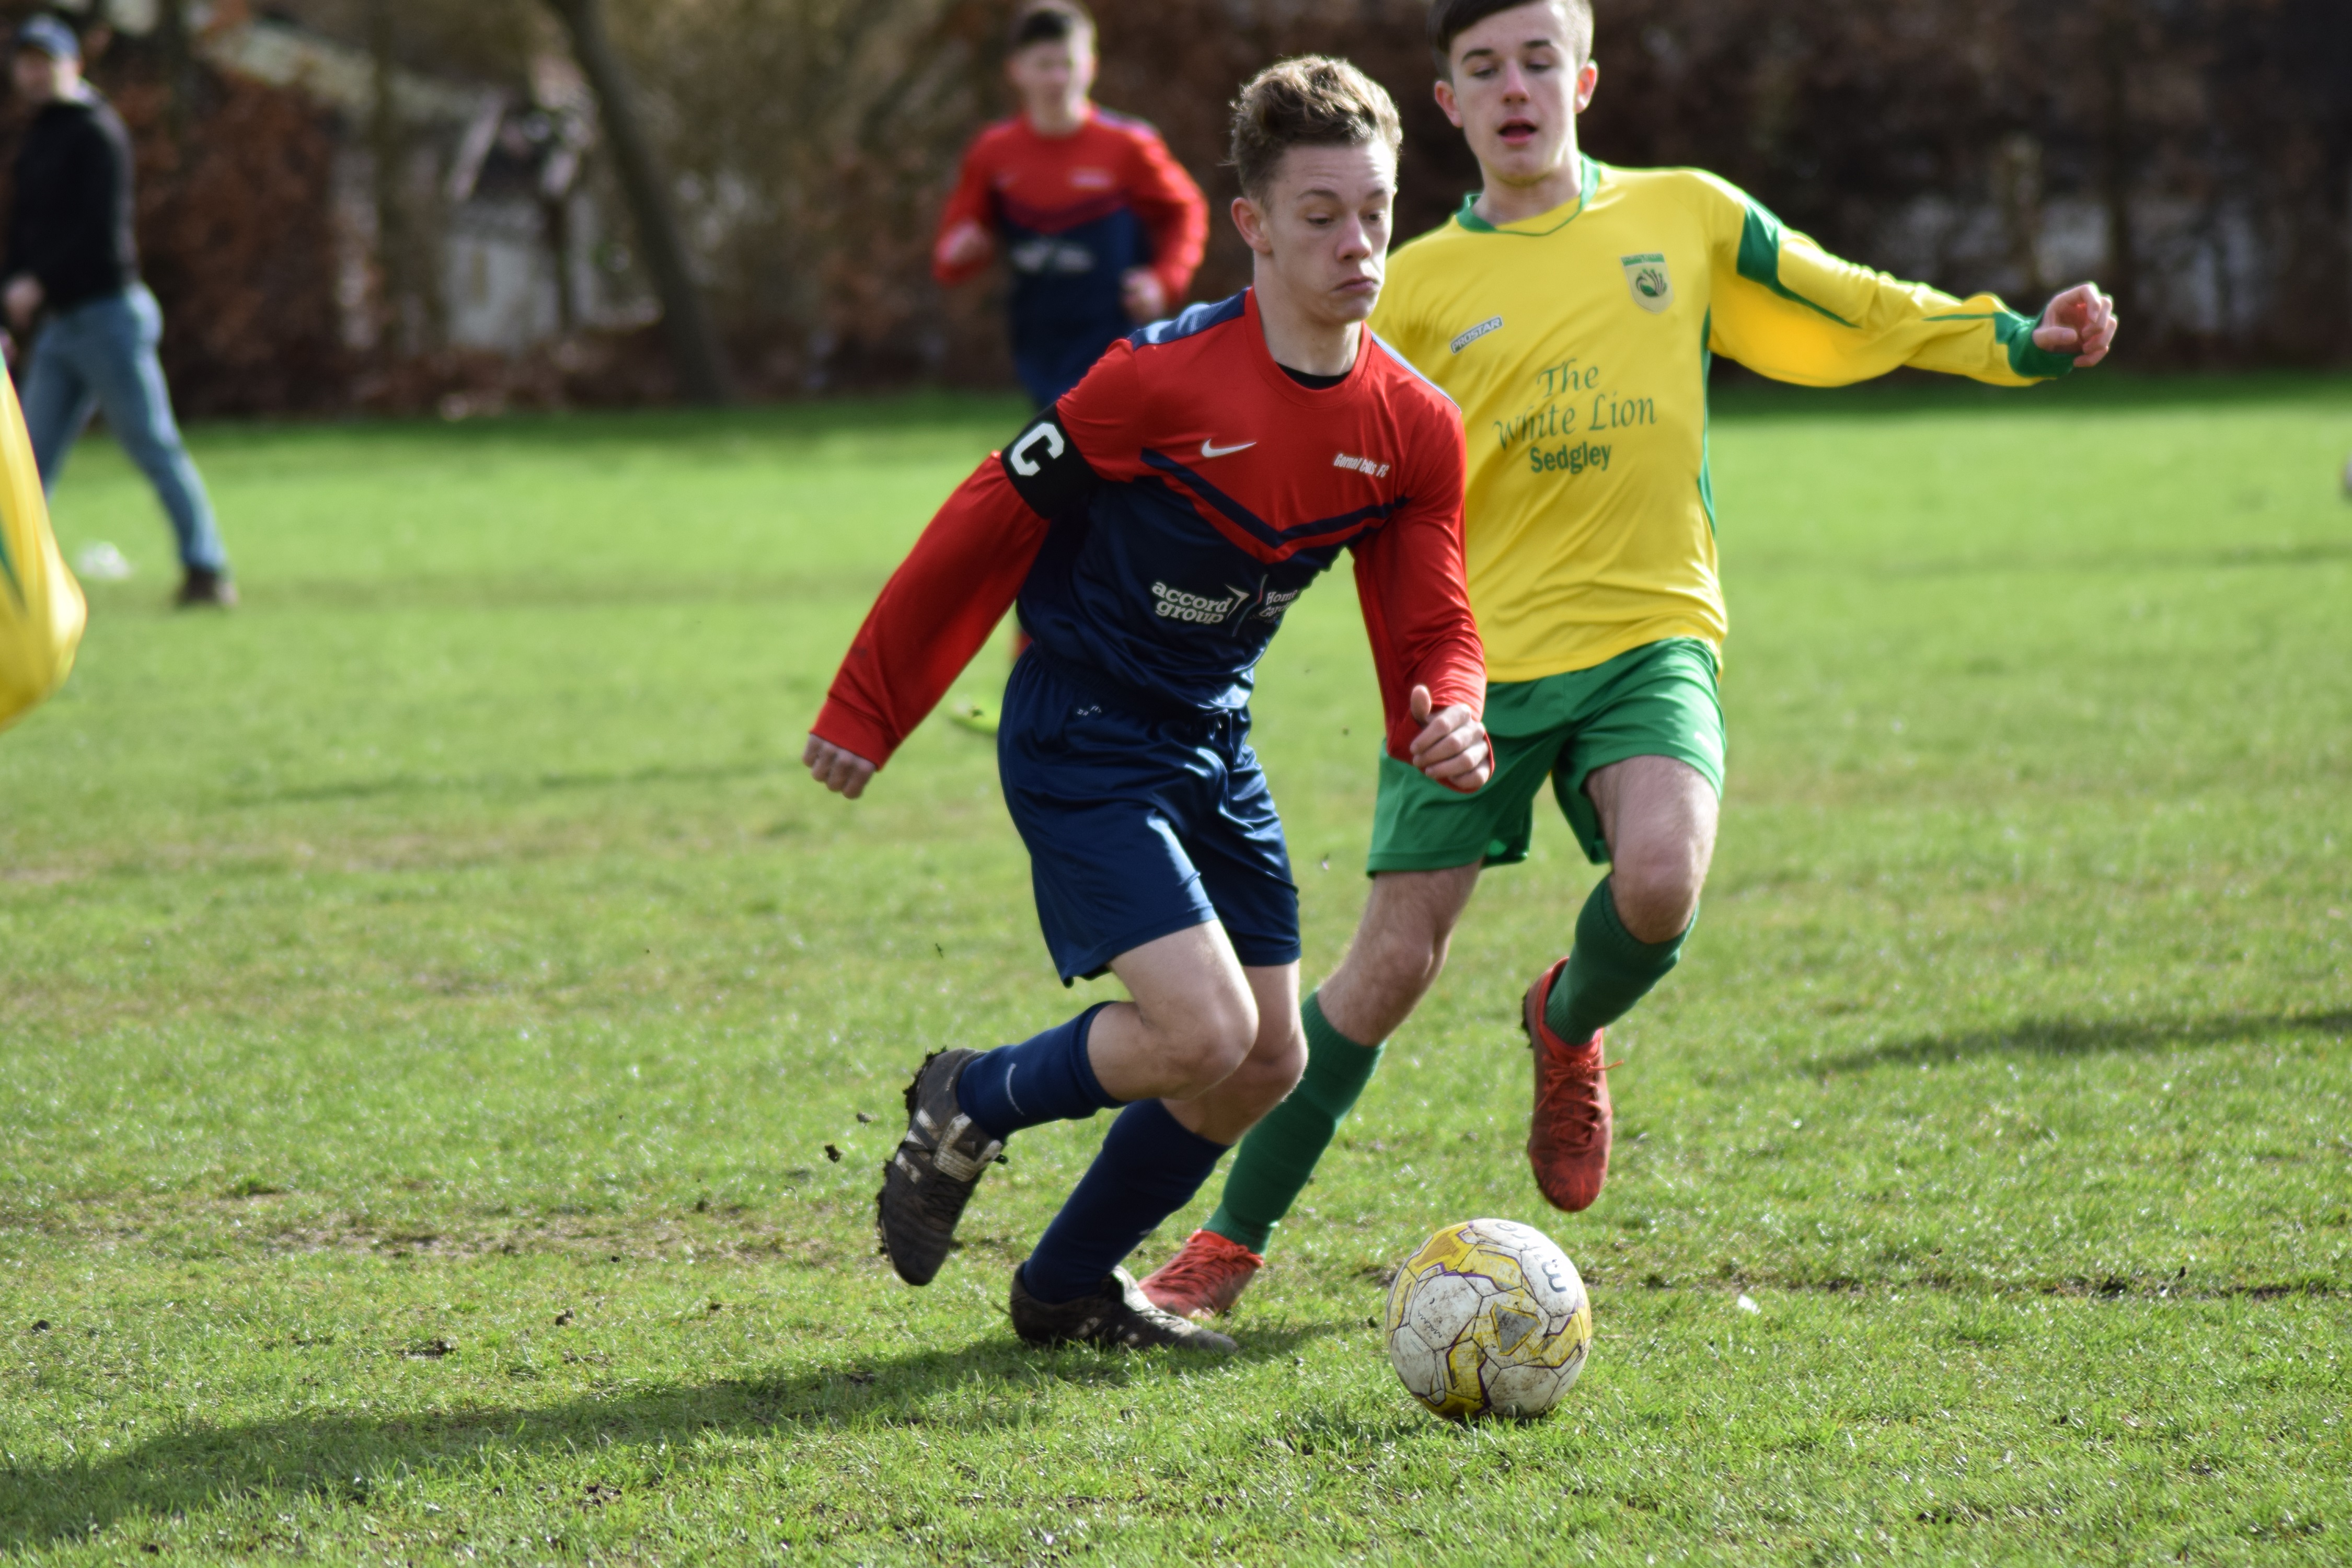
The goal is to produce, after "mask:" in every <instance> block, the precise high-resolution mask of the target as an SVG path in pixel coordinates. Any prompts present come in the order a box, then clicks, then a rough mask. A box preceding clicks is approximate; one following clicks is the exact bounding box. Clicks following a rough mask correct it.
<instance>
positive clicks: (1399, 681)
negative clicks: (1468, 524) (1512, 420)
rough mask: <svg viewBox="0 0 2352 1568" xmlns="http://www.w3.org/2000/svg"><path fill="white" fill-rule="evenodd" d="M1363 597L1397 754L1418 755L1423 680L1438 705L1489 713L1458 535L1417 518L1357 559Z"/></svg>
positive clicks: (1390, 736) (1482, 655) (1482, 653)
mask: <svg viewBox="0 0 2352 1568" xmlns="http://www.w3.org/2000/svg"><path fill="white" fill-rule="evenodd" d="M1416 531H1417V532H1420V533H1422V534H1423V536H1424V537H1423V539H1422V540H1420V541H1418V542H1420V543H1421V544H1422V545H1423V548H1421V549H1413V548H1411V547H1410V545H1411V543H1412V542H1414V541H1412V538H1411V536H1412V534H1413V533H1414V532H1416ZM1357 598H1358V601H1359V603H1360V605H1362V607H1363V612H1364V630H1365V633H1366V635H1367V636H1368V637H1370V639H1371V645H1372V665H1373V668H1374V669H1375V671H1376V672H1377V674H1378V676H1379V678H1380V683H1381V708H1382V710H1383V711H1384V713H1385V715H1386V720H1387V730H1388V746H1389V753H1390V755H1391V756H1395V757H1399V758H1404V757H1408V756H1410V755H1411V754H1412V742H1413V737H1414V736H1415V735H1416V734H1417V733H1419V731H1420V728H1421V726H1420V724H1419V723H1418V722H1417V721H1415V720H1414V719H1413V717H1412V707H1411V694H1412V689H1413V688H1414V687H1416V686H1426V687H1427V688H1429V694H1430V700H1431V704H1432V706H1433V708H1438V709H1444V708H1453V707H1461V708H1465V709H1467V710H1470V711H1471V712H1472V713H1476V714H1483V713H1484V712H1485V711H1486V649H1485V647H1483V646H1482V645H1481V644H1480V642H1479V640H1478V625H1477V621H1476V620H1475V618H1474V617H1473V616H1472V615H1471V613H1470V600H1469V594H1468V591H1467V589H1466V588H1465V587H1464V585H1463V580H1462V557H1461V553H1460V551H1459V548H1458V544H1457V543H1456V542H1455V541H1454V539H1453V538H1452V536H1451V535H1449V534H1446V533H1444V532H1443V531H1441V530H1439V529H1437V528H1435V527H1432V526H1428V525H1424V526H1423V528H1421V529H1419V530H1415V529H1414V528H1413V527H1412V524H1410V523H1407V524H1405V525H1404V527H1403V528H1402V529H1400V530H1399V531H1398V532H1396V533H1392V534H1384V535H1383V536H1382V537H1381V539H1380V540H1379V541H1378V542H1376V544H1375V546H1374V547H1373V548H1371V549H1369V550H1367V551H1365V552H1362V553H1361V554H1360V555H1359V556H1358V558H1357Z"/></svg>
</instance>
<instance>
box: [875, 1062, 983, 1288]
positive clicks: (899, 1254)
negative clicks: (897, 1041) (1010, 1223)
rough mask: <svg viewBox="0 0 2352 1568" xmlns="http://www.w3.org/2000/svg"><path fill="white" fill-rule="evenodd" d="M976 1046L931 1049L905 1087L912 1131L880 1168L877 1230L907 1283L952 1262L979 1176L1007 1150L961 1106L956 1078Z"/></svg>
mask: <svg viewBox="0 0 2352 1568" xmlns="http://www.w3.org/2000/svg"><path fill="white" fill-rule="evenodd" d="M978 1055H980V1053H979V1052H978V1051H967V1050H953V1051H933V1052H932V1053H931V1054H930V1055H929V1056H928V1057H925V1058H923V1065H922V1066H921V1067H919V1068H917V1069H916V1070H915V1081H914V1082H912V1083H910V1084H908V1086H907V1135H906V1136H905V1137H904V1138H901V1139H900V1140H899V1141H898V1151H897V1152H895V1153H893V1154H892V1155H891V1156H890V1163H888V1164H887V1165H885V1166H883V1167H882V1191H881V1192H880V1193H879V1194H877V1195H876V1197H875V1200H874V1208H875V1214H874V1228H875V1229H876V1230H877V1231H879V1232H881V1235H882V1250H883V1251H884V1252H885V1253H887V1255H888V1256H889V1258H890V1267H891V1268H895V1269H897V1270H898V1278H899V1279H904V1280H905V1281H906V1282H907V1283H908V1284H909V1285H928V1284H929V1283H930V1282H931V1277H932V1276H933V1275H935V1274H937V1273H938V1272H939V1271H940V1264H942V1263H944V1262H946V1261H947V1257H948V1248H949V1247H950V1245H952V1244H953V1243H954V1241H955V1227H956V1221H958V1220H960V1219H961V1218H962V1217H963V1205H966V1204H968V1203H970V1202H971V1190H972V1188H974V1187H976V1186H978V1185H979V1184H980V1177H981V1173H982V1172H983V1171H985V1170H987V1169H988V1167H989V1165H990V1164H991V1163H992V1162H993V1161H994V1160H995V1159H996V1156H997V1155H998V1154H999V1153H1000V1152H1003V1148H1004V1144H1003V1141H1002V1140H1000V1139H995V1138H992V1137H990V1136H989V1135H988V1134H987V1133H986V1132H985V1131H982V1130H981V1129H980V1128H979V1127H978V1126H976V1125H974V1124H973V1122H972V1120H971V1117H969V1116H966V1115H965V1114H964V1113H963V1110H962V1108H961V1107H960V1106H958V1105H957V1104H956V1092H955V1091H956V1079H960V1078H961V1077H962V1076H963V1069H964V1064H965V1063H966V1062H969V1061H971V1059H972V1058H974V1057H976V1056H978Z"/></svg>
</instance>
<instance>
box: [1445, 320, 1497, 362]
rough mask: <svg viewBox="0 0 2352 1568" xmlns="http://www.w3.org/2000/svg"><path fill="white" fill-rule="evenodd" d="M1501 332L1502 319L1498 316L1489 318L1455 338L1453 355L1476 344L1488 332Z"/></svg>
mask: <svg viewBox="0 0 2352 1568" xmlns="http://www.w3.org/2000/svg"><path fill="white" fill-rule="evenodd" d="M1502 330H1503V318H1502V317H1500V316H1489V317H1487V318H1486V320H1485V321H1481V322H1479V323H1478V324H1477V325H1476V326H1475V327H1473V328H1471V329H1470V330H1469V331H1466V332H1464V333H1463V334H1462V335H1461V336H1459V337H1457V338H1455V339H1454V342H1453V345H1452V346H1453V349H1454V353H1461V352H1462V351H1463V350H1464V349H1466V348H1468V347H1469V346H1470V345H1471V344H1472V343H1475V342H1477V341H1478V340H1479V339H1480V338H1483V337H1485V336H1486V334H1487V333H1488V332H1499V331H1502Z"/></svg>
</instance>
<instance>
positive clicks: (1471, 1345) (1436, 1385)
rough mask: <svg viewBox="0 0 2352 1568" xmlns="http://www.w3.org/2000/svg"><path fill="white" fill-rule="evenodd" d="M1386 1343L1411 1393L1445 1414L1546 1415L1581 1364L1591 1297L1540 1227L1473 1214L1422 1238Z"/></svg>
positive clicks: (1395, 1302)
mask: <svg viewBox="0 0 2352 1568" xmlns="http://www.w3.org/2000/svg"><path fill="white" fill-rule="evenodd" d="M1388 1341H1389V1363H1390V1364H1391V1365H1392V1366H1394V1367H1395V1368H1396V1373H1397V1376H1398V1377H1399V1378H1401V1379H1402V1380H1403V1382H1404V1385H1405V1388H1406V1390H1407V1391H1408V1392H1409V1393H1411V1394H1412V1396H1413V1397H1414V1398H1415V1399H1418V1400H1420V1401H1421V1402H1422V1403H1423V1405H1427V1406H1429V1408H1430V1409H1431V1410H1433V1411H1434V1412H1435V1413H1436V1414H1438V1415H1444V1416H1446V1417H1448V1418H1450V1419H1452V1420H1455V1421H1468V1420H1472V1419H1475V1417H1478V1416H1481V1415H1510V1416H1517V1417H1520V1418H1528V1417H1532V1416H1537V1415H1544V1414H1545V1413H1546V1412H1548V1411H1549V1410H1550V1409H1551V1407H1552V1406H1553V1405H1558V1404H1559V1402H1560V1401H1561V1400H1562V1399H1564V1398H1566V1397H1567V1396H1568V1391H1569V1389H1570V1387H1572V1386H1573V1385H1574V1384H1575V1383H1576V1374H1577V1373H1580V1372H1582V1371H1583V1370H1584V1356H1585V1352H1586V1351H1587V1350H1589V1349H1590V1348H1591V1344H1592V1300H1591V1297H1589V1296H1587V1295H1586V1294H1585V1293H1584V1281H1583V1279H1580V1278H1579V1277H1578V1275H1577V1272H1576V1265H1575V1264H1573V1263H1570V1261H1569V1260H1568V1254H1566V1253H1564V1252H1562V1251H1561V1250H1560V1249H1559V1247H1556V1246H1555V1245H1553V1243H1552V1239H1551V1237H1548V1236H1546V1235H1545V1234H1544V1233H1543V1232H1541V1231H1539V1230H1538V1229H1536V1228H1535V1227H1534V1226H1527V1225H1520V1224H1518V1223H1517V1221H1515V1220H1507V1219H1474V1220H1469V1221H1466V1222H1465V1223H1464V1224H1461V1225H1450V1226H1446V1227H1445V1228H1444V1230H1441V1231H1439V1232H1438V1233H1437V1234H1436V1235H1435V1236H1433V1237H1430V1238H1429V1239H1428V1240H1427V1241H1424V1242H1423V1243H1422V1244H1421V1247H1420V1248H1419V1250H1417V1251H1415V1252H1414V1253H1413V1255H1412V1257H1411V1258H1406V1259H1405V1261H1404V1265H1403V1267H1402V1268H1399V1269H1398V1270H1397V1272H1396V1279H1394V1280H1393V1281H1391V1284H1390V1286H1389V1312H1388Z"/></svg>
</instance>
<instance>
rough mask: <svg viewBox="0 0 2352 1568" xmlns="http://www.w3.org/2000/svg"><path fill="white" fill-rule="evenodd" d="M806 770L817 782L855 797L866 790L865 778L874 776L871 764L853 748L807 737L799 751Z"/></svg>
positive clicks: (840, 793)
mask: <svg viewBox="0 0 2352 1568" xmlns="http://www.w3.org/2000/svg"><path fill="white" fill-rule="evenodd" d="M801 761H802V762H803V763H806V764H807V766H808V771H809V774H810V776H811V777H813V778H814V779H815V780H816V782H817V783H819V784H823V785H824V787H825V788H827V789H829V790H831V791H833V793H834V794H835V795H846V796H848V797H849V798H850V799H851V800H856V798H857V797H858V796H859V795H864V794H865V793H866V781H867V780H868V779H870V778H872V777H873V776H874V764H873V763H869V762H867V761H866V759H865V758H864V757H861V756H859V755H858V754H857V753H856V752H845V751H843V750H842V749H841V748H840V747H839V746H836V745H835V744H834V743H833V742H831V741H821V740H819V739H817V738H816V737H815V736H814V735H811V736H810V737H809V742H808V746H807V748H806V749H805V750H803V752H801Z"/></svg>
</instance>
